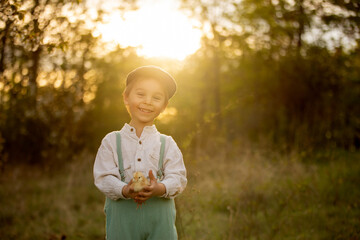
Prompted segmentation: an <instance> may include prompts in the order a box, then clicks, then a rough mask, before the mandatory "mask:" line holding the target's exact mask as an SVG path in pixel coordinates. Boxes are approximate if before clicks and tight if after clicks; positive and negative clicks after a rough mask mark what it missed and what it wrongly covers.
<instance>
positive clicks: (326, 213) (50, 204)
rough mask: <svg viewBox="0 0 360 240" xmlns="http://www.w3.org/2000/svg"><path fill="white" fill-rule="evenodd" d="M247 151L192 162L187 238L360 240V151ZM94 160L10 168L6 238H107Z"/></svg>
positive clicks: (185, 208) (183, 203)
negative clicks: (284, 153)
mask: <svg viewBox="0 0 360 240" xmlns="http://www.w3.org/2000/svg"><path fill="white" fill-rule="evenodd" d="M319 154H320V155H321V154H322V153H317V155H315V154H313V157H311V156H310V157H308V159H307V160H306V161H300V157H301V155H299V154H293V155H290V156H280V155H277V154H276V153H259V151H244V152H237V153H234V152H233V153H228V154H227V155H226V154H219V155H218V156H203V157H198V158H196V160H194V159H192V158H191V157H187V158H186V159H187V162H186V164H187V169H188V180H189V184H188V187H187V189H186V190H185V192H184V193H183V194H182V195H180V196H179V197H178V198H177V199H176V202H177V208H178V221H177V225H178V232H179V236H180V239H185V240H190V239H229V240H231V239H354V240H356V239H360V230H359V229H360V228H359V226H360V188H359V186H360V161H359V160H360V153H348V152H336V153H335V154H334V153H333V154H329V153H324V154H323V155H324V156H322V161H315V160H317V159H318V156H319ZM93 158H94V156H93V155H89V154H84V155H82V156H80V157H79V158H78V160H76V161H73V162H72V163H69V164H66V165H65V166H64V167H63V168H61V170H59V171H57V172H54V171H46V170H40V169H38V168H35V167H31V166H16V167H11V168H10V167H8V168H7V169H5V172H3V173H2V174H1V176H0V206H1V207H0V236H1V239H65V238H66V239H104V232H105V229H104V227H105V217H104V213H103V204H104V196H103V195H102V194H101V193H100V192H99V191H98V190H97V189H96V188H95V186H94V185H93V179H92V164H93V160H94V159H93Z"/></svg>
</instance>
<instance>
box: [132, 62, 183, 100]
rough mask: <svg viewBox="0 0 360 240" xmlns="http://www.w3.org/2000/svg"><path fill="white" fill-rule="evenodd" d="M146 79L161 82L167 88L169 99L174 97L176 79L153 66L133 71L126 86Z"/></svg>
mask: <svg viewBox="0 0 360 240" xmlns="http://www.w3.org/2000/svg"><path fill="white" fill-rule="evenodd" d="M145 77H146V78H154V79H156V80H159V81H160V82H161V83H162V84H163V85H164V86H165V88H166V90H167V92H168V95H169V99H170V98H171V97H172V96H174V94H175V92H176V82H175V79H174V78H173V77H172V76H171V75H170V74H169V73H168V72H166V71H165V70H164V69H162V68H160V67H157V66H153V65H147V66H142V67H138V68H135V69H134V70H132V71H131V72H130V73H129V74H128V75H127V77H126V86H128V85H129V83H131V82H132V81H134V80H135V79H138V78H145Z"/></svg>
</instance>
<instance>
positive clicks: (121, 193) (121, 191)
mask: <svg viewBox="0 0 360 240" xmlns="http://www.w3.org/2000/svg"><path fill="white" fill-rule="evenodd" d="M121 183H122V184H123V185H122V187H120V192H119V196H120V198H121V199H130V198H126V197H125V196H124V195H123V188H124V187H125V186H126V183H124V182H121Z"/></svg>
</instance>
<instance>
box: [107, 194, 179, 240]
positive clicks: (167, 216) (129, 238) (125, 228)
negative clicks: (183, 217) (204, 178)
mask: <svg viewBox="0 0 360 240" xmlns="http://www.w3.org/2000/svg"><path fill="white" fill-rule="evenodd" d="M136 207H137V206H136V203H135V202H134V201H133V200H132V199H130V200H125V199H119V200H117V201H114V200H111V199H110V198H106V201H105V214H106V239H107V240H145V239H146V240H173V239H177V232H176V227H175V218H176V210H175V202H174V200H173V199H166V198H158V197H153V198H150V199H149V200H147V201H146V203H145V204H142V206H141V208H140V207H139V208H138V209H136Z"/></svg>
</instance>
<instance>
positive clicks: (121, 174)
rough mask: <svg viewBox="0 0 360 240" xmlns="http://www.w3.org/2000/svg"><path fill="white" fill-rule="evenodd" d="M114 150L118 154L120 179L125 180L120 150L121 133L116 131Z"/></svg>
mask: <svg viewBox="0 0 360 240" xmlns="http://www.w3.org/2000/svg"><path fill="white" fill-rule="evenodd" d="M116 150H117V155H118V163H119V164H118V165H119V173H120V176H121V181H123V182H125V171H124V163H123V159H122V152H121V135H120V132H116Z"/></svg>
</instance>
